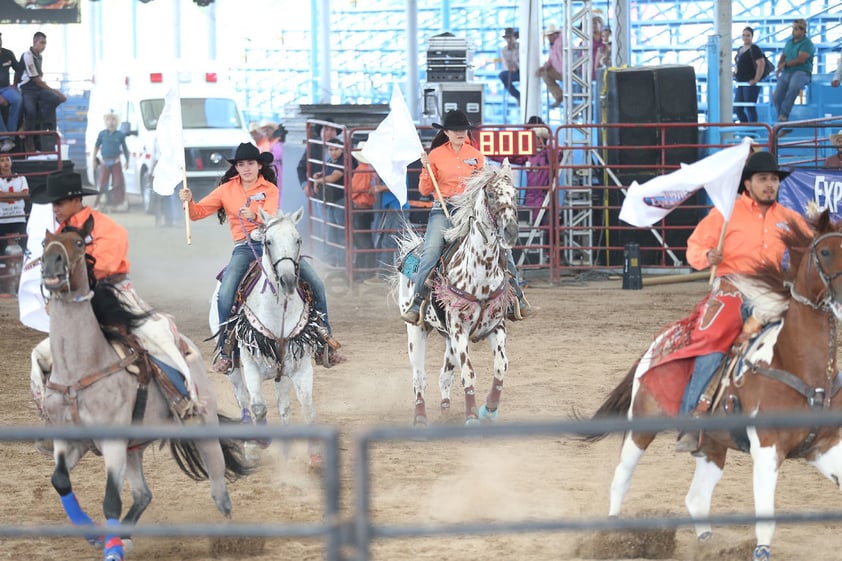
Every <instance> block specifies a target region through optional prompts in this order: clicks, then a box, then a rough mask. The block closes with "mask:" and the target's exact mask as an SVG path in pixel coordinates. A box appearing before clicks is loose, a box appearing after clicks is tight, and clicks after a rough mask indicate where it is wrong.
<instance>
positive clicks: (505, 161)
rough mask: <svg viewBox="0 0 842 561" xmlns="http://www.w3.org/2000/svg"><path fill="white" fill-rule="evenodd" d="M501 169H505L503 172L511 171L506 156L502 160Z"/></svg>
mask: <svg viewBox="0 0 842 561" xmlns="http://www.w3.org/2000/svg"><path fill="white" fill-rule="evenodd" d="M503 169H505V170H510V169H512V166H511V165H509V157H508V156H506V157H505V158H503Z"/></svg>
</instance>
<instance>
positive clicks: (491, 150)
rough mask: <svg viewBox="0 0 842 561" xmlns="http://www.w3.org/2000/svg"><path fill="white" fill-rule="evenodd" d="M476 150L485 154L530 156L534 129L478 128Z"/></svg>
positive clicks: (532, 151) (532, 150)
mask: <svg viewBox="0 0 842 561" xmlns="http://www.w3.org/2000/svg"><path fill="white" fill-rule="evenodd" d="M476 138H477V141H476V147H477V150H479V151H480V152H482V153H483V154H484V155H486V156H501V157H503V156H531V155H533V154H535V146H536V142H535V130H534V129H526V130H504V129H480V130H479V131H477V132H476Z"/></svg>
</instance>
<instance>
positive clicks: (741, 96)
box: [734, 84, 760, 123]
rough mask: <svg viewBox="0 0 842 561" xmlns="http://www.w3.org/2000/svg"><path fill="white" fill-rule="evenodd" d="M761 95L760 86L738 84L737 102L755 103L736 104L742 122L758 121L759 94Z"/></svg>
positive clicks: (735, 109) (735, 108)
mask: <svg viewBox="0 0 842 561" xmlns="http://www.w3.org/2000/svg"><path fill="white" fill-rule="evenodd" d="M758 95H760V86H758V85H757V84H755V85H753V86H737V94H736V95H735V96H734V102H735V103H751V104H753V105H734V111H735V112H736V113H737V120H738V121H740V122H741V123H756V122H757V108H756V107H755V105H756V104H757V96H758Z"/></svg>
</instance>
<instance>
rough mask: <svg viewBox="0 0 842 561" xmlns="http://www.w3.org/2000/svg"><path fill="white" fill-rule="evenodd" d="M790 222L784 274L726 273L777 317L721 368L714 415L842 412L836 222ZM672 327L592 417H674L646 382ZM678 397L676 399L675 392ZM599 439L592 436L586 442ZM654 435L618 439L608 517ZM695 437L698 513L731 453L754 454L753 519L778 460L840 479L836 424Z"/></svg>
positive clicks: (701, 531)
mask: <svg viewBox="0 0 842 561" xmlns="http://www.w3.org/2000/svg"><path fill="white" fill-rule="evenodd" d="M789 226H790V227H789V233H787V234H786V235H785V236H784V241H785V243H786V245H787V248H788V251H789V255H790V266H789V268H788V269H787V270H785V271H779V270H777V269H776V268H775V267H774V266H769V267H765V268H763V269H761V270H760V271H758V273H757V274H753V275H751V276H738V275H735V276H733V277H730V280H731V281H732V282H733V284H734V285H735V286H736V287H737V288H738V289H739V290H740V292H741V293H742V294H743V295H744V297H745V298H746V300H747V301H748V302H749V304H750V305H751V306H754V307H755V308H756V307H758V306H762V307H764V308H763V309H761V312H762V313H767V312H770V311H771V313H774V312H777V315H778V317H779V319H778V320H777V321H772V322H771V323H769V324H767V325H766V327H765V328H764V329H763V331H761V333H760V334H758V335H757V336H756V337H755V338H753V339H752V340H749V341H748V342H747V343H746V344H744V346H743V347H742V348H741V349H740V352H739V353H738V356H737V357H736V359H735V360H734V361H732V362H731V365H732V366H730V368H726V369H725V370H723V372H724V374H723V376H722V378H721V381H718V386H719V388H721V390H720V393H719V394H714V395H715V396H716V397H715V398H714V400H713V403H714V405H713V407H712V409H711V412H712V414H715V415H727V414H734V413H742V414H745V415H748V416H752V417H754V416H760V415H764V414H770V413H775V412H782V411H787V412H809V411H815V412H821V411H827V410H832V411H838V410H840V409H842V396H840V394H839V390H840V388H841V387H842V382H840V378H839V376H837V366H836V329H837V324H838V321H839V319H840V318H841V317H842V231H840V230H842V228H840V227H839V225H838V224H834V223H831V221H830V219H829V217H828V212H827V211H825V212H824V213H822V215H821V216H820V217H819V218H818V219H817V221H816V225H815V232H803V231H801V230H800V229H799V228H798V226H797V224H795V223H791V224H790V225H789ZM755 315H757V314H755ZM673 327H674V326H673ZM670 333H674V330H671V329H669V328H668V329H667V330H665V331H664V332H662V333H661V335H660V336H659V337H657V338H656V339H655V342H654V343H652V346H650V348H649V350H648V351H647V353H646V354H645V355H644V356H643V357H642V358H641V359H640V361H638V364H636V365H635V366H634V367H633V368H632V369H631V371H630V372H629V373H628V375H627V376H626V378H625V379H624V380H623V381H622V382H621V383H620V384H619V385H618V386H617V387H616V388H615V389H614V390H613V392H612V393H611V394H610V395H609V397H608V398H607V399H606V400H605V402H604V403H603V404H602V406H601V407H600V408H599V409H598V411H597V412H596V414H595V415H594V417H595V418H598V417H611V416H627V417H628V418H630V419H631V418H638V417H646V416H649V417H651V416H664V415H669V414H675V410H677V405H676V406H675V407H672V408H667V407H665V406H664V398H663V397H661V396H658V395H657V391H656V390H654V388H656V387H657V386H658V383H653V382H651V380H652V379H657V378H653V377H657V376H659V375H664V374H665V372H660V373H659V370H660V369H661V367H660V366H654V367H650V366H651V364H655V362H653V361H655V360H656V357H657V356H659V347H660V348H663V346H664V344H665V340H666V339H668V338H669V334H670ZM666 344H667V345H668V343H666ZM639 365H640V366H639ZM711 387H713V385H711V386H709V389H710V388H711ZM674 397H675V396H674ZM677 399H678V400H680V395H679V396H677ZM676 403H677V402H676ZM666 409H671V410H670V411H667V410H666ZM604 436H605V435H604V434H596V435H590V436H589V437H588V440H598V439H600V438H602V437H604ZM654 438H655V435H654V434H650V433H640V432H629V433H627V434H626V435H625V437H624V439H623V445H622V451H621V454H620V463H619V465H618V466H617V468H616V470H615V472H614V480H613V481H612V483H611V501H610V502H611V504H610V508H609V515H611V516H618V515H619V513H620V507H621V504H622V501H623V498H624V497H625V495H626V493H627V492H628V490H629V487H630V485H631V478H632V474H633V473H634V470H635V467H636V466H637V465H638V462H639V461H640V459H641V458H642V457H643V454H644V452H645V451H646V449H647V447H648V446H649V445H650V444H651V443H652V441H653V440H654ZM701 443H702V444H701V448H700V450H699V451H698V452H697V453H695V454H694V455H696V456H697V457H696V470H695V474H694V476H693V480H692V483H691V485H690V489H689V491H688V493H687V496H686V498H685V504H686V505H687V508H688V510H689V512H690V515H691V516H692V517H693V518H695V519H702V518H707V517H708V516H709V514H710V505H711V498H712V496H713V491H714V489H715V487H716V485H717V483H718V482H719V480H720V478H721V477H722V473H723V469H724V466H725V455H726V453H727V452H728V450H729V449H734V450H740V451H743V452H748V453H749V454H750V455H751V459H752V465H753V474H754V477H753V483H754V505H755V514H756V516H758V517H772V516H774V513H775V489H776V486H777V481H778V471H779V468H780V466H781V462H783V461H784V460H785V459H789V458H803V459H804V460H806V461H807V463H809V464H811V465H813V466H815V467H816V468H817V469H818V471H819V472H820V473H822V474H823V475H824V476H826V477H827V478H828V479H830V480H831V481H832V482H833V484H834V485H835V486H836V487H840V485H842V442H840V433H839V429H838V428H837V427H818V426H813V427H810V426H807V427H796V428H759V427H752V426H748V427H746V428H745V429H741V430H734V431H730V432H706V433H705V434H704V436H703V438H702V441H701ZM695 529H696V535H697V537H698V539H699V540H700V542H704V541H706V540H707V539H708V538H709V537H710V536H711V527H710V525H709V524H707V523H704V522H697V523H696V525H695ZM774 530H775V524H774V522H758V523H757V524H756V526H755V533H756V538H757V542H756V547H755V549H754V553H753V557H752V559H753V561H767V560H769V559H770V558H771V542H772V536H773V534H774Z"/></svg>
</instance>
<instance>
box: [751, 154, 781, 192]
mask: <svg viewBox="0 0 842 561" xmlns="http://www.w3.org/2000/svg"><path fill="white" fill-rule="evenodd" d="M755 173H774V174H777V176H778V179H780V180H781V181H783V180H784V179H785V178H786V177H787V176H788V175H789V174H790V172H788V171H783V170H781V169H780V168H779V167H778V159H777V158H776V157H775V155H774V154H772V153H771V152H765V151H759V152H754V153H753V154H752V155H751V156H749V157H748V160H746V165H745V166H744V167H743V175H742V177H740V187H741V188H742V186H743V181H745V180H746V179H751V176H752V175H754V174H755Z"/></svg>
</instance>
